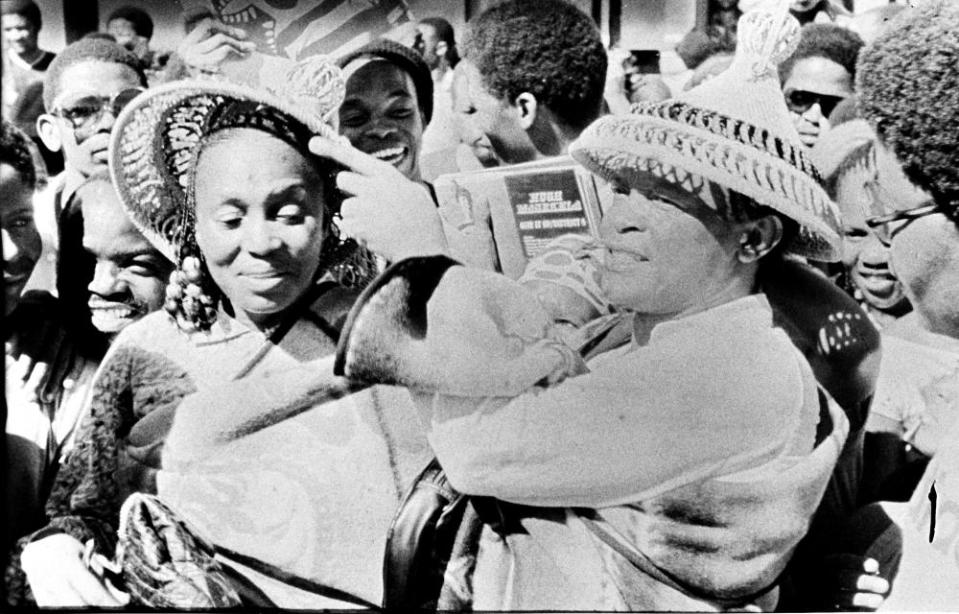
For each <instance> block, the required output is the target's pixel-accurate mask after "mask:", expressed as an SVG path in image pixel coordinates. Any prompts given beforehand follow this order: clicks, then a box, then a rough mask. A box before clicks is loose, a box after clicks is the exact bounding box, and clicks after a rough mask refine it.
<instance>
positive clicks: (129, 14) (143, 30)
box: [106, 6, 153, 40]
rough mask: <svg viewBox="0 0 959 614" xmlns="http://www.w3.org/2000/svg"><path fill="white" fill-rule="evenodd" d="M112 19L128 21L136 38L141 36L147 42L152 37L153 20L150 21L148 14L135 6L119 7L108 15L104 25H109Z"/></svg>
mask: <svg viewBox="0 0 959 614" xmlns="http://www.w3.org/2000/svg"><path fill="white" fill-rule="evenodd" d="M114 19H126V20H127V21H129V22H130V23H131V24H133V31H134V32H136V34H137V36H142V37H143V38H145V39H147V40H150V38H152V37H153V19H151V18H150V14H149V13H147V12H146V11H144V10H143V9H140V8H137V7H135V6H121V7H120V8H118V9H117V10H115V11H113V12H112V13H110V16H109V17H107V21H106V23H110V22H111V21H113V20H114Z"/></svg>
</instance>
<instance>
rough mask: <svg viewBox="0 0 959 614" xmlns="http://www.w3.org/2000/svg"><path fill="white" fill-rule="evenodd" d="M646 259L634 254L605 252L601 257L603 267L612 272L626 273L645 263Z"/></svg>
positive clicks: (619, 251)
mask: <svg viewBox="0 0 959 614" xmlns="http://www.w3.org/2000/svg"><path fill="white" fill-rule="evenodd" d="M647 260H648V259H647V258H646V257H644V256H642V255H641V254H637V253H636V252H627V251H621V250H606V253H605V254H604V255H603V267H604V268H605V269H606V270H608V271H612V272H618V271H627V270H629V269H631V268H632V267H635V266H636V265H637V264H640V263H642V262H647Z"/></svg>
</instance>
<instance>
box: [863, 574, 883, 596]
mask: <svg viewBox="0 0 959 614" xmlns="http://www.w3.org/2000/svg"><path fill="white" fill-rule="evenodd" d="M856 589H857V590H859V591H861V592H864V593H875V594H877V595H885V594H886V593H888V592H889V581H888V580H886V579H885V578H882V577H880V576H874V575H871V574H863V575H861V576H859V578H858V579H857V580H856Z"/></svg>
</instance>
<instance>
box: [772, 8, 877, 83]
mask: <svg viewBox="0 0 959 614" xmlns="http://www.w3.org/2000/svg"><path fill="white" fill-rule="evenodd" d="M863 45H865V43H864V42H863V40H862V37H860V36H859V35H858V34H856V33H855V32H853V31H852V30H849V29H848V28H844V27H842V26H837V25H836V24H832V23H811V24H809V25H806V26H803V28H802V30H801V35H800V38H799V45H798V46H797V47H796V50H795V51H793V53H792V55H791V56H789V57H788V58H786V61H784V62H783V63H782V64H780V65H779V78H780V80H781V81H782V82H783V83H785V82H786V80H787V79H789V75H790V73H792V69H793V66H795V65H796V62H798V61H799V60H805V59H806V58H826V59H827V60H832V61H833V62H835V63H836V64H839V65H840V66H842V67H843V68H845V69H846V72H848V73H849V74H850V75H851V76H852V77H853V78H855V76H856V58H857V57H858V56H859V50H860V49H862V47H863Z"/></svg>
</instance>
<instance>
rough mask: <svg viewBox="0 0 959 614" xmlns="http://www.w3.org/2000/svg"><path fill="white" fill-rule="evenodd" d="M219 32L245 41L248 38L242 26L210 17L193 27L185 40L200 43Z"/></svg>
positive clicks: (185, 41)
mask: <svg viewBox="0 0 959 614" xmlns="http://www.w3.org/2000/svg"><path fill="white" fill-rule="evenodd" d="M217 32H220V33H222V34H226V35H227V36H231V37H233V38H235V39H237V40H240V41H245V40H246V39H247V33H246V30H244V29H242V28H234V27H232V26H228V25H226V24H225V23H223V22H222V21H218V20H216V19H212V18H209V17H208V18H206V19H204V20H202V21H200V22H199V23H198V24H197V25H196V27H195V28H193V30H191V31H190V33H189V34H188V35H186V36H185V37H184V39H183V42H184V43H191V44H192V43H198V42H200V41H202V40H204V39H206V38H208V37H210V36H211V35H213V34H216V33H217Z"/></svg>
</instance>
